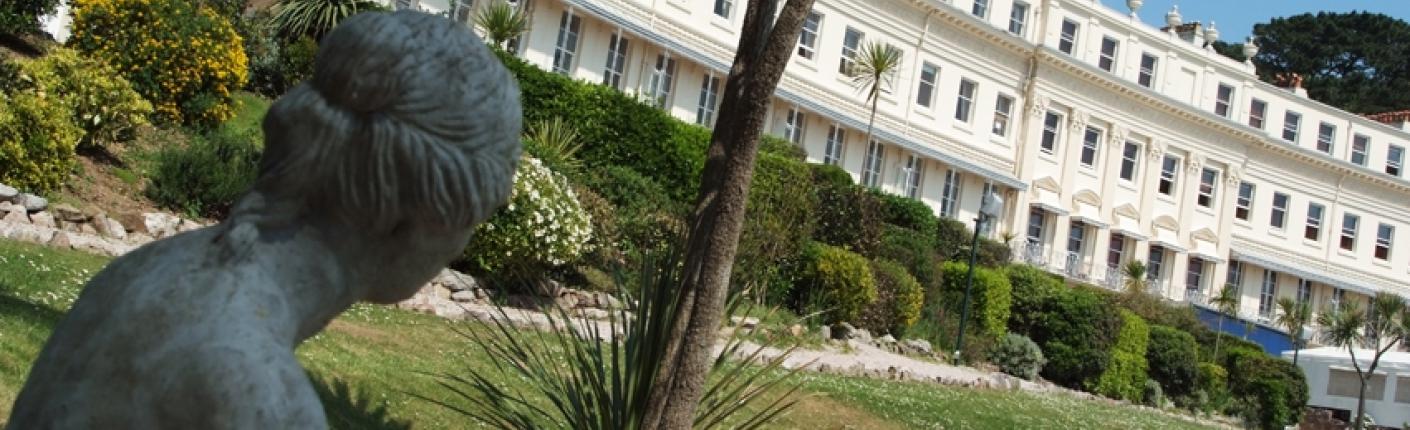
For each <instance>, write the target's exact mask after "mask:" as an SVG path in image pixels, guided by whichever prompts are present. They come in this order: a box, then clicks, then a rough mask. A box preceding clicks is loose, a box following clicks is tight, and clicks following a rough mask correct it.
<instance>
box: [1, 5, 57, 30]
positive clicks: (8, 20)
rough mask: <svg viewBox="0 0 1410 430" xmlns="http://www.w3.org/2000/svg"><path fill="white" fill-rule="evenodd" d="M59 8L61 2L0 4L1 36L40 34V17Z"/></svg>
mask: <svg viewBox="0 0 1410 430" xmlns="http://www.w3.org/2000/svg"><path fill="white" fill-rule="evenodd" d="M58 6H59V0H5V1H4V2H3V3H0V34H28V33H36V32H39V17H41V16H45V15H49V14H52V13H54V10H55V8H57V7H58Z"/></svg>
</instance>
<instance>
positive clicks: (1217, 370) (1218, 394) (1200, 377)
mask: <svg viewBox="0 0 1410 430" xmlns="http://www.w3.org/2000/svg"><path fill="white" fill-rule="evenodd" d="M1197 369H1198V370H1197V371H1196V372H1197V373H1196V375H1197V376H1196V380H1195V392H1197V393H1204V394H1205V396H1206V397H1207V398H1208V403H1207V404H1206V405H1205V406H1220V405H1222V404H1224V403H1225V402H1227V399H1228V397H1229V371H1227V370H1224V366H1220V365H1218V364H1214V363H1200V364H1199V367H1197ZM1216 409H1219V408H1216Z"/></svg>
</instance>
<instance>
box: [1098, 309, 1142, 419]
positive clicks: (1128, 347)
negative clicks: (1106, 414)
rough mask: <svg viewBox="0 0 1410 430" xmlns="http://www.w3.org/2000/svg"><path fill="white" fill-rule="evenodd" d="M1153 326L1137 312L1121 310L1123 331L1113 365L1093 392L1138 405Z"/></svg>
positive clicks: (1104, 373) (1115, 348) (1117, 342)
mask: <svg viewBox="0 0 1410 430" xmlns="http://www.w3.org/2000/svg"><path fill="white" fill-rule="evenodd" d="M1149 342H1150V327H1148V326H1147V325H1146V321H1145V320H1143V319H1141V317H1140V316H1138V315H1136V314H1135V313H1133V312H1131V311H1128V310H1125V309H1122V310H1121V332H1120V334H1118V335H1117V338H1116V345H1115V346H1113V347H1112V349H1111V365H1110V366H1107V368H1106V370H1105V371H1103V372H1102V376H1101V377H1100V378H1098V379H1097V383H1096V385H1095V387H1094V391H1096V392H1097V394H1101V395H1103V396H1107V397H1110V398H1113V399H1122V400H1127V401H1132V402H1139V401H1141V399H1142V393H1143V391H1144V390H1145V384H1146V380H1147V379H1148V378H1146V366H1147V364H1146V347H1147V346H1148V345H1149Z"/></svg>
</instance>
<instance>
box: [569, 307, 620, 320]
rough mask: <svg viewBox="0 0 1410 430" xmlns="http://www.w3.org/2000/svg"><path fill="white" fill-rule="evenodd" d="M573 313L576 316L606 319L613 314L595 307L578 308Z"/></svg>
mask: <svg viewBox="0 0 1410 430" xmlns="http://www.w3.org/2000/svg"><path fill="white" fill-rule="evenodd" d="M573 314H574V316H577V317H583V318H587V319H591V320H605V319H607V317H609V316H611V313H610V312H607V311H605V310H602V309H595V308H578V309H576V310H574V311H573Z"/></svg>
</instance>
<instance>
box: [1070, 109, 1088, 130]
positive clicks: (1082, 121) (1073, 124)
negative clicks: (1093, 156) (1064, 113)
mask: <svg viewBox="0 0 1410 430" xmlns="http://www.w3.org/2000/svg"><path fill="white" fill-rule="evenodd" d="M1071 117H1072V118H1071V119H1068V121H1067V128H1068V130H1071V131H1072V132H1073V133H1081V132H1082V130H1083V129H1086V128H1087V120H1088V119H1089V118H1090V116H1089V115H1088V114H1087V111H1084V110H1081V109H1078V108H1072V115H1071Z"/></svg>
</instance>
